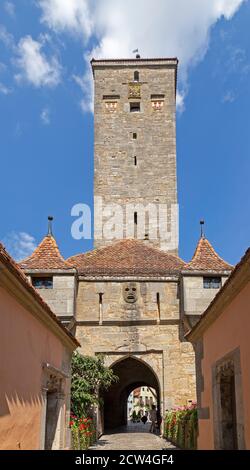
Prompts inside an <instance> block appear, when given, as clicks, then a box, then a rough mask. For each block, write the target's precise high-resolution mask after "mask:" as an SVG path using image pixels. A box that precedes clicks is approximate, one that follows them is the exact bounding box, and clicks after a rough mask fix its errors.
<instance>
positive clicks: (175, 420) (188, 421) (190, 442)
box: [164, 403, 198, 449]
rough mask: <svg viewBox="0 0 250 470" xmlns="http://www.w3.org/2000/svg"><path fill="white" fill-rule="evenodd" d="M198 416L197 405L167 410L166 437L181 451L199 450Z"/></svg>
mask: <svg viewBox="0 0 250 470" xmlns="http://www.w3.org/2000/svg"><path fill="white" fill-rule="evenodd" d="M197 430H198V415H197V407H196V404H194V403H193V404H192V405H191V406H183V407H179V408H176V409H173V410H167V412H166V416H165V421H164V437H165V438H166V439H168V440H169V441H171V442H173V443H174V444H175V445H176V446H177V447H180V448H181V449H197Z"/></svg>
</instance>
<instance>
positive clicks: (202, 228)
mask: <svg viewBox="0 0 250 470" xmlns="http://www.w3.org/2000/svg"><path fill="white" fill-rule="evenodd" d="M204 224H205V221H204V220H200V226H201V238H205V233H204Z"/></svg>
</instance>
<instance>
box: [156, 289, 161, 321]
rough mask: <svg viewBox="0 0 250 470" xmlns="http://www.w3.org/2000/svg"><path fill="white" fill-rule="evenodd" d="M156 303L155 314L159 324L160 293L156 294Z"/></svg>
mask: <svg viewBox="0 0 250 470" xmlns="http://www.w3.org/2000/svg"><path fill="white" fill-rule="evenodd" d="M156 303H157V313H158V316H157V323H160V320H161V305H160V293H159V292H157V293H156Z"/></svg>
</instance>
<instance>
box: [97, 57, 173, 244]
mask: <svg viewBox="0 0 250 470" xmlns="http://www.w3.org/2000/svg"><path fill="white" fill-rule="evenodd" d="M91 64H92V69H93V75H94V89H95V100H94V115H95V147H94V153H95V163H94V169H95V174H94V195H95V229H94V242H95V248H98V247H102V246H106V245H108V244H110V243H112V242H114V241H115V240H117V239H118V240H119V239H122V238H140V239H147V240H148V241H147V243H150V244H152V245H153V246H155V247H159V248H161V249H164V250H166V251H171V252H173V253H177V251H178V241H177V240H176V238H178V237H176V236H175V240H174V242H173V240H172V243H169V240H168V241H167V237H168V235H167V232H169V231H170V230H172V229H173V228H176V227H177V225H178V221H177V220H176V219H177V214H176V204H177V189H176V117H175V114H176V112H175V109H176V75H177V64H178V61H177V59H141V58H138V59H126V60H94V59H93V60H92V62H91ZM100 200H101V201H102V205H103V209H104V207H107V206H109V205H112V207H113V208H114V210H116V206H113V205H115V204H119V206H121V207H122V219H121V218H119V217H116V230H114V231H113V235H114V238H113V239H112V236H113V235H111V238H108V237H107V231H106V232H105V228H104V224H105V222H107V218H106V219H105V214H104V216H103V218H102V224H101V223H100V222H101V221H100V213H99V212H98V213H97V205H99V201H100ZM138 204H141V205H142V206H143V207H144V208H145V217H144V214H143V212H142V213H141V215H140V206H138ZM148 205H151V206H148ZM152 207H153V209H152ZM147 209H149V211H148V210H147ZM171 209H172V226H171ZM152 211H153V212H152ZM155 211H157V213H156V212H155ZM135 213H136V216H135ZM117 214H118V216H119V214H120V213H119V211H118V213H117V212H116V215H117ZM137 214H138V216H137ZM155 214H156V215H155ZM159 214H161V215H160V217H161V220H162V221H163V224H161V227H162V228H161V232H160V229H159V225H160V222H159ZM113 215H114V212H113ZM110 216H111V213H110V212H109V213H108V217H110ZM135 217H136V219H138V220H135ZM173 219H174V220H173ZM144 220H145V226H144ZM135 225H136V226H135ZM117 226H119V228H120V230H118V231H117ZM108 227H109V225H108ZM150 230H151V231H150ZM176 232H178V228H177V229H176Z"/></svg>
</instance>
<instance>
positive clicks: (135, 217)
mask: <svg viewBox="0 0 250 470" xmlns="http://www.w3.org/2000/svg"><path fill="white" fill-rule="evenodd" d="M134 237H135V238H137V212H134Z"/></svg>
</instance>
